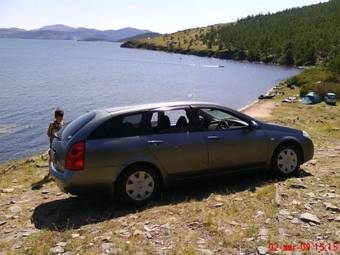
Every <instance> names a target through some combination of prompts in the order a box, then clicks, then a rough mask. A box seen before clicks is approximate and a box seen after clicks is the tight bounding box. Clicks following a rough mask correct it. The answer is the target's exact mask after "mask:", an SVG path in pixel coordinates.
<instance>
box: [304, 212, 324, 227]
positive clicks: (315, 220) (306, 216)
mask: <svg viewBox="0 0 340 255" xmlns="http://www.w3.org/2000/svg"><path fill="white" fill-rule="evenodd" d="M300 219H301V220H302V221H304V222H312V223H315V224H320V219H319V218H318V217H317V216H315V215H313V214H311V213H302V214H301V215H300Z"/></svg>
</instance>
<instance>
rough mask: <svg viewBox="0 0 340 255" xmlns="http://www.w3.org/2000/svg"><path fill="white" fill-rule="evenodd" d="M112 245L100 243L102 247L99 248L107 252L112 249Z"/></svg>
mask: <svg viewBox="0 0 340 255" xmlns="http://www.w3.org/2000/svg"><path fill="white" fill-rule="evenodd" d="M112 246H113V245H112V244H111V243H102V245H101V246H100V247H101V249H102V250H104V251H105V250H108V249H110V248H111V247H112Z"/></svg>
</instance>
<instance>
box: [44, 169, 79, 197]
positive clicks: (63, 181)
mask: <svg viewBox="0 0 340 255" xmlns="http://www.w3.org/2000/svg"><path fill="white" fill-rule="evenodd" d="M49 172H50V175H51V176H52V178H53V179H54V181H55V182H56V184H57V185H58V187H59V188H60V189H61V190H62V191H64V192H66V193H67V192H68V190H69V189H70V188H71V187H72V182H71V179H72V176H73V174H74V173H73V172H72V171H68V170H65V171H63V172H61V171H58V170H57V169H56V167H55V166H54V164H53V162H50V164H49Z"/></svg>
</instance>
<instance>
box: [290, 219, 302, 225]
mask: <svg viewBox="0 0 340 255" xmlns="http://www.w3.org/2000/svg"><path fill="white" fill-rule="evenodd" d="M290 222H291V223H293V224H301V221H300V220H299V219H298V218H293V219H292V220H291V221H290Z"/></svg>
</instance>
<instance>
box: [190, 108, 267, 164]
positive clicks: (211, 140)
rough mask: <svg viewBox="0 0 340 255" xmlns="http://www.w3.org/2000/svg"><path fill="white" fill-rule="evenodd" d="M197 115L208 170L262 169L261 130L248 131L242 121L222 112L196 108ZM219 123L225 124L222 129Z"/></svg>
mask: <svg viewBox="0 0 340 255" xmlns="http://www.w3.org/2000/svg"><path fill="white" fill-rule="evenodd" d="M197 114H198V117H199V119H200V123H201V125H202V132H201V133H202V135H203V136H204V139H205V141H206V143H207V147H208V154H209V163H208V167H209V169H217V168H224V169H228V168H230V169H235V170H238V169H242V168H244V169H249V168H253V167H255V168H256V167H263V166H265V164H266V159H267V153H268V150H267V149H268V148H267V141H266V137H265V134H264V131H263V130H261V129H260V128H251V127H250V126H249V123H247V122H246V121H245V120H243V119H241V118H240V117H239V116H235V115H234V114H233V113H231V112H228V111H227V110H224V109H217V108H200V109H198V111H197ZM223 121H226V122H227V124H225V126H224V127H223ZM221 123H222V124H221ZM218 125H220V126H218ZM221 125H222V126H221Z"/></svg>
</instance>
